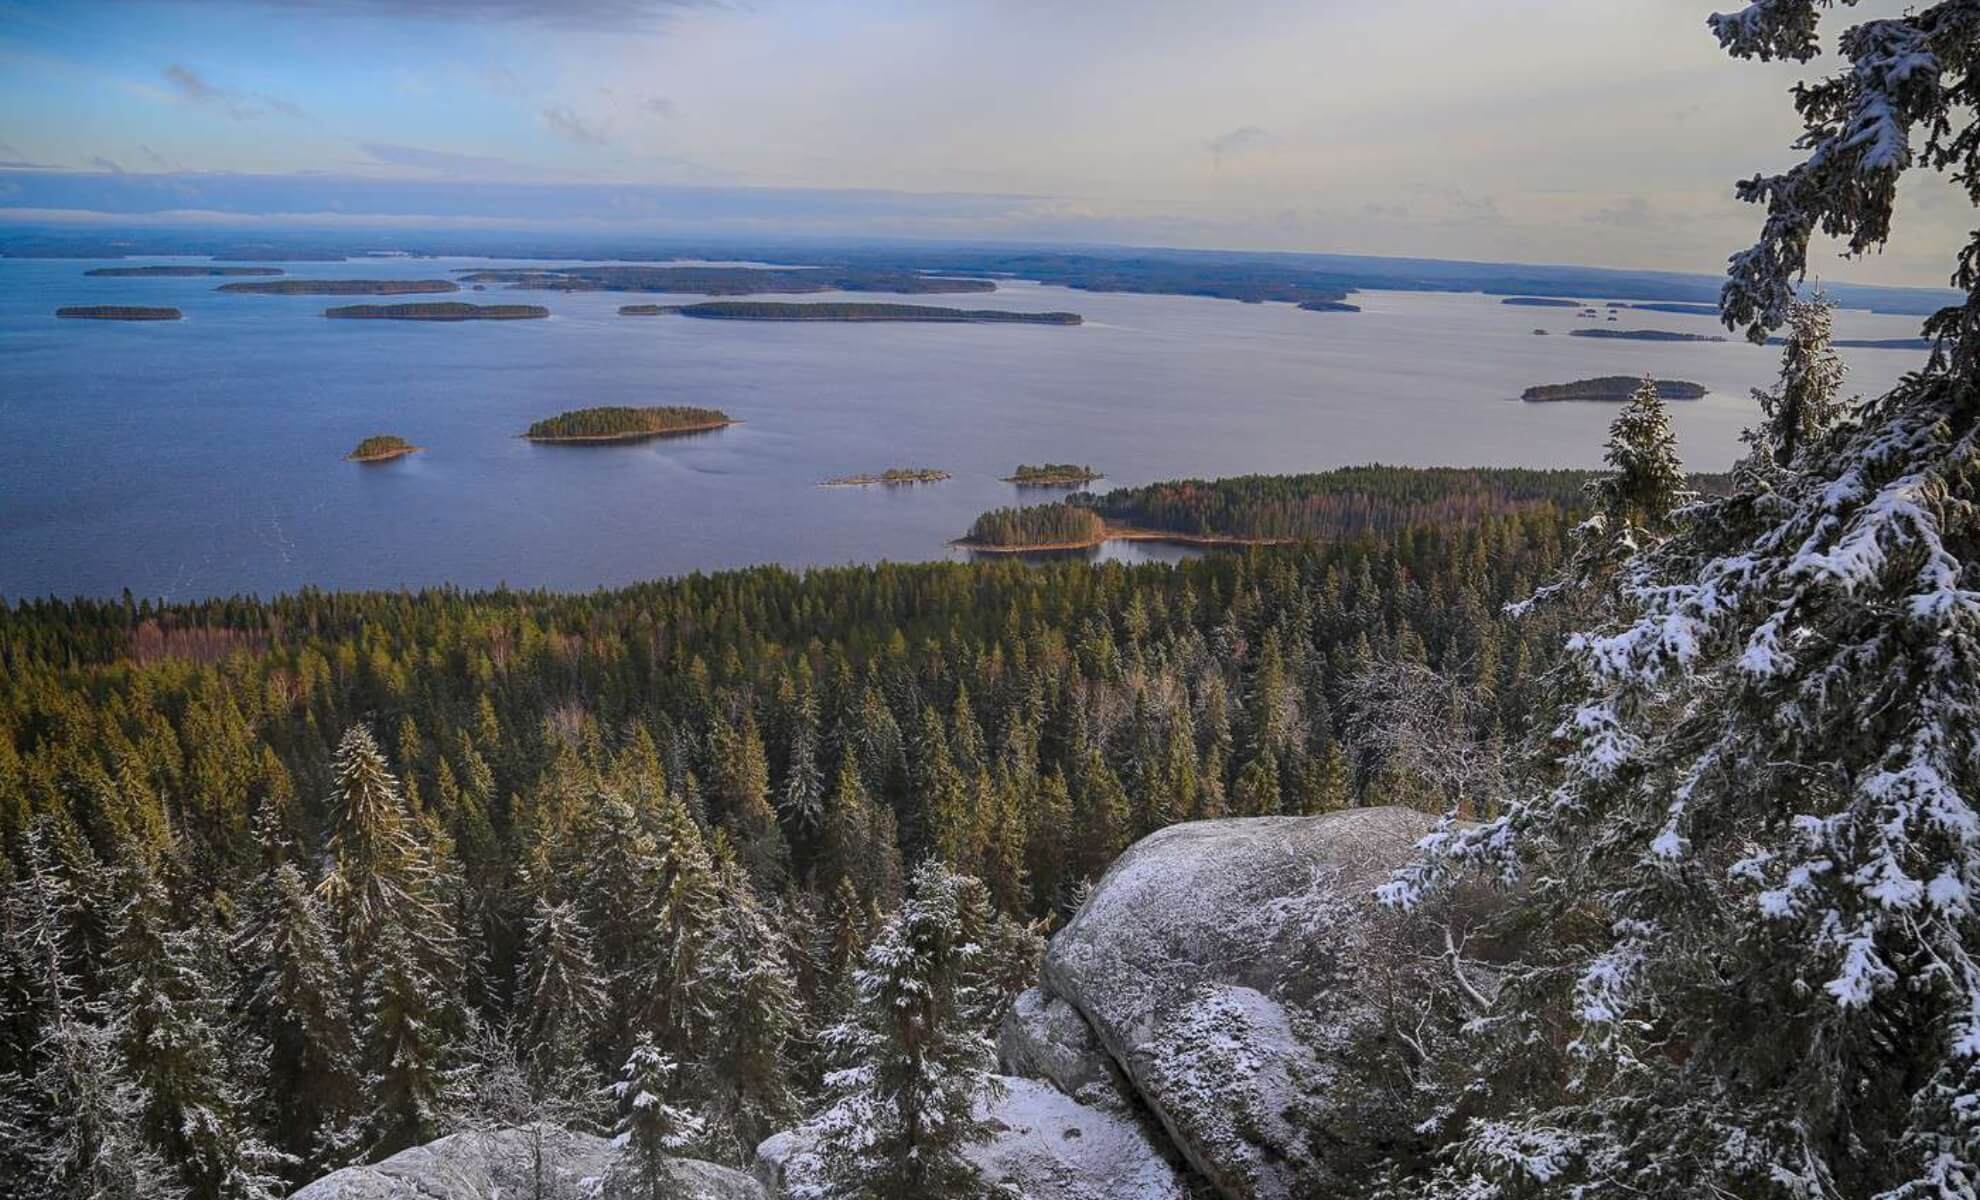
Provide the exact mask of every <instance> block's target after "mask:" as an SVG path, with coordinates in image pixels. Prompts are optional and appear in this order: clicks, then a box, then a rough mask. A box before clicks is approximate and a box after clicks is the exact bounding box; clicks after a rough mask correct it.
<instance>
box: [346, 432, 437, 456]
mask: <svg viewBox="0 0 1980 1200" xmlns="http://www.w3.org/2000/svg"><path fill="white" fill-rule="evenodd" d="M420 449H421V447H419V446H415V445H413V444H412V443H411V442H409V441H407V440H406V439H404V438H402V437H400V436H399V435H398V434H396V433H378V434H373V435H372V436H370V437H368V438H366V439H364V440H363V441H361V442H359V443H358V444H357V448H356V449H354V450H352V451H351V452H350V453H349V454H346V455H345V456H344V458H345V459H347V460H348V461H350V462H358V463H381V462H391V461H392V460H393V459H395V458H404V457H405V456H406V455H408V454H416V453H418V452H419V450H420Z"/></svg>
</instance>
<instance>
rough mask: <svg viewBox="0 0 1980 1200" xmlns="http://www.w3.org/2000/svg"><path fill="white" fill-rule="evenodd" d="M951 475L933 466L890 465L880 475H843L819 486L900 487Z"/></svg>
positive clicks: (939, 479) (934, 480) (937, 479)
mask: <svg viewBox="0 0 1980 1200" xmlns="http://www.w3.org/2000/svg"><path fill="white" fill-rule="evenodd" d="M948 477H949V473H948V472H947V471H938V470H936V469H934V468H933V467H889V468H888V469H886V470H885V471H882V472H880V473H879V474H878V475H841V476H840V477H839V478H837V479H827V480H826V481H825V482H823V483H821V484H819V485H818V486H819V487H871V486H873V485H875V484H879V485H881V486H884V487H900V486H903V485H905V484H912V483H940V482H942V481H943V480H944V479H947V478H948Z"/></svg>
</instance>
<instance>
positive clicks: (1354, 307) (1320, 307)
mask: <svg viewBox="0 0 1980 1200" xmlns="http://www.w3.org/2000/svg"><path fill="white" fill-rule="evenodd" d="M1299 307H1300V308H1301V309H1302V310H1304V311H1306V312H1330V313H1331V312H1339V313H1358V312H1360V311H1361V306H1360V305H1359V304H1349V303H1348V302H1347V301H1345V300H1302V301H1300V305H1299Z"/></svg>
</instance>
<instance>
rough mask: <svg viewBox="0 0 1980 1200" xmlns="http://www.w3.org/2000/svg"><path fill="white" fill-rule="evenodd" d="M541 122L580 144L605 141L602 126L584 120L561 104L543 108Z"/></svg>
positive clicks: (593, 144)
mask: <svg viewBox="0 0 1980 1200" xmlns="http://www.w3.org/2000/svg"><path fill="white" fill-rule="evenodd" d="M543 123H544V124H545V125H548V126H549V127H550V132H552V133H554V134H556V135H557V136H559V137H562V138H565V139H566V140H569V141H573V142H576V143H577V144H579V145H580V146H602V145H604V144H605V142H606V136H605V130H604V129H603V128H601V127H599V126H597V125H594V124H592V123H591V122H589V121H586V120H585V119H584V118H583V117H580V116H578V115H577V114H576V113H574V112H572V111H571V110H570V109H568V108H564V107H563V106H561V105H553V106H552V107H550V108H546V109H544V110H543Z"/></svg>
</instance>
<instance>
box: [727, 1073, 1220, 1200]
mask: <svg viewBox="0 0 1980 1200" xmlns="http://www.w3.org/2000/svg"><path fill="white" fill-rule="evenodd" d="M998 1082H999V1083H1000V1084H1002V1092H1003V1094H1002V1095H1001V1096H1000V1097H996V1098H986V1099H985V1100H983V1101H981V1102H979V1104H978V1106H977V1115H978V1116H979V1117H980V1118H982V1119H983V1120H985V1121H987V1122H988V1123H989V1124H990V1127H991V1130H992V1133H991V1136H990V1139H989V1140H988V1141H986V1142H983V1143H980V1144H978V1145H975V1146H972V1147H970V1148H969V1150H968V1152H967V1153H968V1156H969V1160H970V1161H971V1162H973V1163H975V1164H976V1166H977V1168H978V1169H980V1170H981V1171H982V1172H983V1181H984V1182H985V1183H987V1184H991V1185H994V1186H999V1187H1002V1188H1005V1189H1008V1193H1007V1194H1009V1195H1012V1196H1014V1197H1016V1198H1018V1200H1189V1196H1190V1193H1189V1190H1188V1188H1187V1187H1186V1186H1185V1184H1184V1182H1183V1179H1182V1177H1181V1175H1180V1174H1179V1173H1178V1172H1177V1170H1176V1168H1175V1167H1173V1166H1171V1165H1170V1164H1169V1163H1168V1162H1167V1161H1166V1160H1165V1159H1164V1157H1163V1155H1162V1153H1161V1152H1160V1151H1159V1150H1158V1148H1157V1147H1156V1146H1155V1145H1154V1144H1153V1143H1151V1142H1150V1140H1149V1137H1148V1135H1147V1133H1146V1132H1145V1131H1144V1130H1143V1129H1142V1128H1141V1127H1140V1126H1139V1125H1138V1124H1136V1123H1135V1121H1134V1120H1133V1118H1132V1117H1130V1116H1125V1115H1122V1114H1118V1113H1114V1112H1109V1111H1106V1110H1103V1109H1099V1108H1093V1107H1089V1106H1087V1105H1084V1104H1080V1103H1078V1102H1077V1101H1075V1100H1073V1099H1072V1098H1071V1097H1069V1096H1067V1095H1065V1094H1063V1093H1062V1092H1060V1091H1058V1090H1057V1089H1056V1088H1054V1087H1053V1086H1052V1085H1051V1084H1049V1083H1045V1082H1042V1081H1040V1080H1036V1079H1015V1078H1000V1079H999V1080H998ZM756 1174H757V1178H759V1179H761V1180H762V1181H763V1182H764V1184H765V1185H766V1186H767V1187H769V1189H770V1193H771V1195H773V1196H777V1197H781V1198H782V1200H829V1198H830V1197H831V1196H832V1194H833V1193H832V1189H831V1188H830V1186H829V1185H828V1184H827V1183H826V1182H825V1180H824V1179H823V1178H822V1175H821V1166H820V1163H819V1158H818V1154H817V1150H816V1144H815V1142H814V1139H813V1136H812V1135H811V1133H810V1132H809V1131H808V1130H807V1129H806V1128H805V1127H803V1126H800V1127H799V1128H797V1129H794V1130H787V1131H785V1132H783V1133H779V1134H776V1135H775V1136H773V1137H770V1138H767V1139H765V1141H764V1142H763V1144H762V1145H760V1146H758V1147H757V1148H756Z"/></svg>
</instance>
